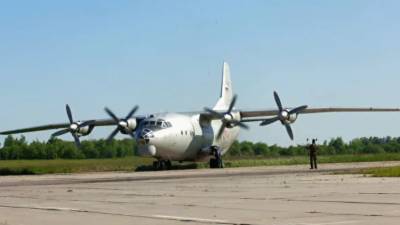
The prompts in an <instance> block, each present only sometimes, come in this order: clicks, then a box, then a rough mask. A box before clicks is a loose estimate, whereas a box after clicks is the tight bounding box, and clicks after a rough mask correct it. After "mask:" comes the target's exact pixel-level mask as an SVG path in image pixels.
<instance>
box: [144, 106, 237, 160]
mask: <svg viewBox="0 0 400 225" xmlns="http://www.w3.org/2000/svg"><path fill="white" fill-rule="evenodd" d="M154 120H156V121H157V120H164V121H167V122H169V123H171V125H172V126H171V127H168V128H164V129H154V130H153V136H154V137H152V138H150V139H149V141H148V143H146V144H143V143H142V141H141V140H139V139H140V133H141V131H142V129H143V126H141V125H140V126H139V128H138V130H136V138H137V143H138V145H139V154H141V155H142V156H149V155H150V156H152V157H154V158H157V159H162V160H173V161H199V160H205V159H208V158H207V157H206V158H204V156H200V155H199V153H200V151H201V150H202V149H204V148H208V147H210V146H219V147H220V148H221V149H222V153H223V154H224V153H226V152H227V151H228V150H229V148H230V147H231V145H232V144H233V142H234V141H235V140H236V138H237V137H238V135H239V131H240V128H239V127H234V128H226V129H225V130H224V133H223V135H222V137H221V138H220V139H219V140H217V138H216V136H217V133H218V131H219V128H220V127H221V124H222V122H221V121H220V120H212V121H210V122H209V123H207V124H204V123H202V124H201V122H200V114H179V113H164V114H157V115H153V117H151V118H147V119H145V120H143V121H142V122H141V124H144V123H145V122H146V121H154ZM150 129H151V128H150ZM141 143H142V144H141ZM149 146H151V147H155V154H154V155H152V154H149V153H148V152H146V149H149Z"/></svg>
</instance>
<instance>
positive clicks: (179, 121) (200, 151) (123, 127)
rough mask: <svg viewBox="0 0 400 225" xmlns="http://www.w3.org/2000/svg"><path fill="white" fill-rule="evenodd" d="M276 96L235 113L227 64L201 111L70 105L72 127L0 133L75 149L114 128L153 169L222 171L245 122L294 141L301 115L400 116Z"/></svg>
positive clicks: (396, 110) (391, 109) (43, 127)
mask: <svg viewBox="0 0 400 225" xmlns="http://www.w3.org/2000/svg"><path fill="white" fill-rule="evenodd" d="M274 98H275V102H276V105H277V109H272V110H258V111H243V110H238V109H235V103H236V99H237V97H236V95H234V94H233V89H232V82H231V76H230V69H229V65H228V64H227V63H224V65H223V72H222V86H221V96H220V99H219V100H218V102H217V104H216V105H215V106H214V108H212V109H211V108H204V111H202V112H187V113H156V114H149V115H143V116H136V115H135V114H136V111H137V110H138V108H139V107H138V106H135V107H134V108H133V109H132V110H131V111H130V112H129V113H128V115H127V116H126V117H123V118H121V117H118V116H116V115H115V114H114V113H113V112H112V111H111V110H110V109H108V108H105V111H106V113H107V114H108V115H109V116H110V117H111V119H94V120H85V121H76V120H74V118H73V117H72V112H71V109H70V107H69V106H68V105H67V106H66V111H67V115H68V119H69V122H68V123H58V124H50V125H44V126H37V127H31V128H24V129H18V130H11V131H4V132H0V134H1V135H10V134H19V133H26V132H33V131H43V130H53V129H60V130H58V131H56V132H55V133H53V134H52V135H51V138H55V137H58V136H61V135H64V134H67V133H70V134H71V135H72V136H73V138H74V140H75V143H76V145H77V146H78V147H79V146H80V141H79V137H81V136H86V135H89V134H90V133H91V132H92V131H93V129H94V128H95V127H99V126H114V127H115V129H114V131H113V132H112V133H111V134H110V136H109V137H108V140H109V141H111V140H112V139H113V138H114V137H115V135H117V134H118V133H122V134H126V135H130V136H131V137H132V138H134V139H135V140H136V142H137V146H138V154H139V155H140V156H147V157H153V158H155V159H156V160H155V161H154V163H153V166H154V168H155V169H169V168H170V167H171V161H180V162H182V161H208V160H209V163H210V168H222V167H223V162H222V155H223V154H225V153H226V152H227V151H228V150H229V148H230V147H231V145H232V144H233V142H234V141H235V140H236V138H237V137H238V135H239V131H240V129H241V128H243V129H248V126H247V125H246V123H249V122H259V123H260V125H261V126H266V125H269V124H272V123H274V122H280V123H281V124H282V125H283V126H284V127H285V128H286V131H287V133H288V134H289V137H290V139H292V140H293V131H292V128H291V126H290V124H292V123H294V122H295V121H296V119H297V117H298V116H299V115H301V114H310V113H327V112H399V111H400V109H399V108H309V107H308V106H307V105H303V106H299V107H295V108H285V107H284V106H283V105H282V103H281V100H280V98H279V96H278V94H277V93H276V92H274Z"/></svg>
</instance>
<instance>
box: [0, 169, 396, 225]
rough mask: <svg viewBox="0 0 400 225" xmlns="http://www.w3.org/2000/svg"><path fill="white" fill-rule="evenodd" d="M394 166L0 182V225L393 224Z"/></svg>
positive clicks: (29, 178)
mask: <svg viewBox="0 0 400 225" xmlns="http://www.w3.org/2000/svg"><path fill="white" fill-rule="evenodd" d="M393 165H400V162H378V163H348V164H325V165H321V166H320V167H321V169H320V170H319V171H310V170H309V169H308V168H307V166H306V165H300V166H276V167H257V168H231V169H222V170H210V169H201V170H180V171H163V172H141V173H92V174H73V175H44V176H9V177H0V225H25V224H26V225H36V224H37V225H39V224H40V225H43V224H58V225H63V224H68V225H69V224H96V225H102V224H119V225H123V224H130V225H131V224H274V225H281V224H282V225H283V224H285V225H289V224H290V225H305V224H310V225H331V224H332V225H334V224H363V225H365V224H373V225H377V224H385V225H390V224H393V225H398V224H399V223H400V178H372V177H365V176H363V175H333V174H332V172H333V171H346V170H350V169H354V168H369V167H379V166H393Z"/></svg>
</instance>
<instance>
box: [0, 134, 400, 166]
mask: <svg viewBox="0 0 400 225" xmlns="http://www.w3.org/2000/svg"><path fill="white" fill-rule="evenodd" d="M318 148H319V151H318V154H319V155H338V154H375V153H385V152H388V153H400V137H398V138H393V137H384V138H379V137H369V138H365V137H364V138H356V139H353V140H351V141H350V142H348V143H346V142H344V141H343V139H342V138H340V137H338V138H333V139H331V140H329V141H324V142H323V143H322V144H319V145H318ZM136 150H137V146H136V143H135V141H134V140H132V139H123V140H113V141H112V142H111V143H107V141H105V140H103V139H100V140H88V141H82V144H81V147H80V148H77V147H76V146H75V144H74V143H73V142H69V141H63V140H60V139H54V140H51V141H48V142H42V141H32V142H29V143H28V142H27V140H26V139H25V137H24V136H21V137H19V138H16V137H13V136H8V137H7V138H6V139H5V140H4V144H3V146H2V147H1V148H0V160H17V159H96V158H117V157H118V158H120V157H127V156H133V155H136ZM307 154H308V151H307V146H306V145H297V146H289V147H282V146H277V145H268V144H266V143H261V142H258V143H253V142H249V141H243V142H239V141H235V143H234V144H233V145H232V147H231V149H230V151H228V153H227V157H281V156H302V155H307Z"/></svg>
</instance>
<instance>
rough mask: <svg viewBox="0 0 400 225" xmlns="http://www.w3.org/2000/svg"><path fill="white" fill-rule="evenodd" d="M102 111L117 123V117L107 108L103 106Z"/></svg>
mask: <svg viewBox="0 0 400 225" xmlns="http://www.w3.org/2000/svg"><path fill="white" fill-rule="evenodd" d="M104 111H106V113H107V114H108V115H109V116H110V117H111V118H113V120H114V121H115V122H116V123H117V124H118V122H119V118H118V117H117V116H116V115H115V114H114V113H113V112H112V111H111V110H110V109H109V108H107V107H106V108H104Z"/></svg>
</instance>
